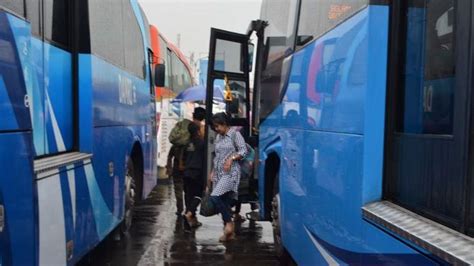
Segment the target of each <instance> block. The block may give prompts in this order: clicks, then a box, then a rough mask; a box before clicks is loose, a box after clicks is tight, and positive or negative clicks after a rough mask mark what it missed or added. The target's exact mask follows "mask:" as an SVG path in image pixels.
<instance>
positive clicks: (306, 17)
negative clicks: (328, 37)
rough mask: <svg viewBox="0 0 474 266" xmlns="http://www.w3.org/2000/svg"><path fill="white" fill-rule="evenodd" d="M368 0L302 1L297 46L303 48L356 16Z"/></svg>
mask: <svg viewBox="0 0 474 266" xmlns="http://www.w3.org/2000/svg"><path fill="white" fill-rule="evenodd" d="M367 2H368V1H367V0H351V1H348V0H329V1H328V0H302V2H301V12H300V18H299V24H298V37H297V46H303V45H305V44H307V43H308V42H310V41H311V40H313V39H314V38H316V37H318V36H320V35H321V34H324V33H325V32H327V31H328V30H330V29H332V28H333V27H334V26H336V25H337V24H339V23H341V22H342V21H344V20H346V19H347V18H348V17H350V16H352V15H354V14H355V13H356V12H357V11H359V10H360V9H361V8H362V7H364V6H366V5H367Z"/></svg>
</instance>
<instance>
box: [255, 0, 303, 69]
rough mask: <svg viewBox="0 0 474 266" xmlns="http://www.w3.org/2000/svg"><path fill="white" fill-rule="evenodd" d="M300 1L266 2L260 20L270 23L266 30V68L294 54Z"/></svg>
mask: <svg viewBox="0 0 474 266" xmlns="http://www.w3.org/2000/svg"><path fill="white" fill-rule="evenodd" d="M297 8H298V1H292V0H264V1H263V3H262V9H261V14H260V18H261V19H262V20H265V21H268V23H269V25H268V27H267V28H266V29H265V37H266V39H265V59H266V60H265V61H266V62H264V66H266V65H269V64H271V63H272V62H274V61H275V60H277V59H280V58H282V57H284V56H286V55H289V54H290V53H291V52H293V47H294V31H295V21H296V12H297Z"/></svg>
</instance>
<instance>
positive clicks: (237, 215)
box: [234, 200, 245, 223]
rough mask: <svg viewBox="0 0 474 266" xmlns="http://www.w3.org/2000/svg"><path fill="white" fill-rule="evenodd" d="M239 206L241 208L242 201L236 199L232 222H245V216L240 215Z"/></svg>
mask: <svg viewBox="0 0 474 266" xmlns="http://www.w3.org/2000/svg"><path fill="white" fill-rule="evenodd" d="M241 208H242V202H241V201H240V200H238V201H237V203H236V204H235V211H234V222H237V223H243V222H245V218H244V217H242V216H241V215H240V210H241Z"/></svg>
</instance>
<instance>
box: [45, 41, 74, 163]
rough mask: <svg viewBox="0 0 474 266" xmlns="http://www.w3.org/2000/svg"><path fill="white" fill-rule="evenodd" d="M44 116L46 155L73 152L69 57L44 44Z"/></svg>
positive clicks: (64, 52) (57, 49) (61, 50)
mask: <svg viewBox="0 0 474 266" xmlns="http://www.w3.org/2000/svg"><path fill="white" fill-rule="evenodd" d="M43 58H44V71H43V74H44V77H45V78H44V80H45V83H44V107H45V109H44V116H45V126H44V127H45V129H46V136H45V139H46V143H47V147H46V153H49V154H52V153H58V152H64V151H70V150H71V149H72V148H73V140H74V134H73V123H74V119H73V117H74V116H73V114H72V112H73V97H72V67H71V66H72V56H71V53H69V52H67V51H65V50H63V49H60V48H57V47H55V46H53V45H51V44H48V43H43Z"/></svg>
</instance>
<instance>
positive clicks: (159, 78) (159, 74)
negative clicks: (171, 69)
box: [153, 64, 165, 87]
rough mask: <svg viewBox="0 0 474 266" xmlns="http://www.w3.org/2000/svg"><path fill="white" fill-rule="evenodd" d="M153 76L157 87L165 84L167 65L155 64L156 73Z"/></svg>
mask: <svg viewBox="0 0 474 266" xmlns="http://www.w3.org/2000/svg"><path fill="white" fill-rule="evenodd" d="M153 78H154V83H155V86H156V87H164V86H165V65H164V64H157V65H155V73H154V77H153Z"/></svg>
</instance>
